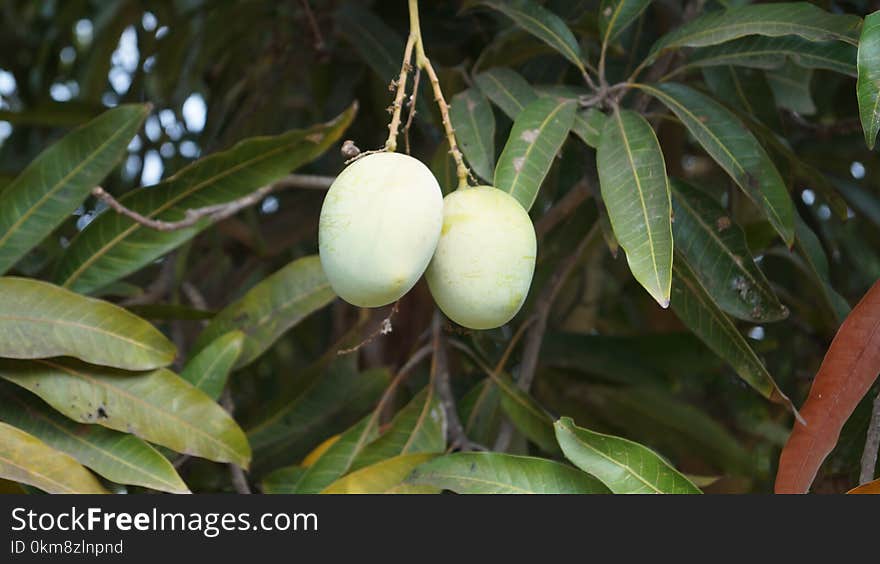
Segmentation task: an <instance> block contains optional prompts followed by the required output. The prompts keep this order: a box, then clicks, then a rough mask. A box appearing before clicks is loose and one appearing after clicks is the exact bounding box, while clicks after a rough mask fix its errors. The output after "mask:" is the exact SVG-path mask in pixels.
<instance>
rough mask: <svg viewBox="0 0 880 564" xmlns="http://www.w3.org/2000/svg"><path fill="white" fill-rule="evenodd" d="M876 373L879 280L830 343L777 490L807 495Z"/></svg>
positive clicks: (785, 452)
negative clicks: (844, 425)
mask: <svg viewBox="0 0 880 564" xmlns="http://www.w3.org/2000/svg"><path fill="white" fill-rule="evenodd" d="M878 373H880V282H877V283H875V284H874V286H873V287H871V289H870V290H868V292H867V293H866V294H865V295H864V297H862V299H861V301H860V302H859V303H858V304H857V305H856V307H854V308H853V310H852V312H851V313H850V314H849V316H848V317H847V318H846V320H845V321H844V322H843V324H842V325H841V326H840V329H839V330H838V331H837V335H835V336H834V340H833V341H832V342H831V346H830V347H829V348H828V352H827V353H825V358H824V359H823V360H822V365H821V366H820V367H819V372H817V373H816V377H815V378H814V379H813V385H812V386H811V387H810V394H809V396H808V397H807V401H806V402H805V403H804V405H803V407H802V408H801V416H802V417H803V422H796V423H795V426H794V429H793V430H792V432H791V436H790V437H789V438H788V442H787V443H786V445H785V448H783V449H782V454H781V455H780V457H779V470H778V471H777V474H776V493H806V492H807V491H808V490H809V489H810V485H811V484H812V483H813V480H814V479H815V477H816V473H817V472H818V471H819V467H820V466H821V465H822V462H824V460H825V457H827V456H828V454H830V453H831V450H832V449H833V448H834V447H835V445H837V440H838V438H839V437H840V431H841V429H842V428H843V424H844V423H846V420H847V419H849V416H850V415H852V413H853V411H854V410H855V408H856V405H858V403H859V402H860V401H861V400H862V398H863V397H864V396H865V394H866V393H867V392H868V390H870V389H871V386H872V385H873V384H874V381H875V380H876V379H877V374H878Z"/></svg>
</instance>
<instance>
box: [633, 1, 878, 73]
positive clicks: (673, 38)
mask: <svg viewBox="0 0 880 564" xmlns="http://www.w3.org/2000/svg"><path fill="white" fill-rule="evenodd" d="M859 25H861V18H859V17H858V16H855V15H852V14H846V15H842V14H841V15H837V14H829V13H828V12H826V11H824V10H822V9H821V8H818V7H816V6H814V5H812V4H809V3H807V2H779V3H772V4H750V5H747V6H742V7H736V8H731V9H729V10H721V11H717V12H706V13H705V14H703V15H702V16H700V17H698V18H696V19H694V20H693V21H691V22H690V23H687V24H685V25H683V26H681V27H680V28H678V29H676V30H674V31H672V32H670V33H667V34H666V35H664V36H663V37H661V38H660V39H658V40H657V42H656V43H654V46H653V47H651V51H650V53H648V57H647V60H648V61H652V60H654V59H656V58H657V57H658V56H659V55H660V54H662V53H663V52H664V51H668V50H670V49H678V48H680V47H705V46H707V45H717V44H719V43H724V42H726V41H730V40H733V39H738V38H740V37H743V36H745V35H767V36H770V37H778V36H781V35H797V36H800V37H803V38H804V39H808V40H810V41H832V40H834V41H844V42H846V43H851V44H852V45H858V29H859Z"/></svg>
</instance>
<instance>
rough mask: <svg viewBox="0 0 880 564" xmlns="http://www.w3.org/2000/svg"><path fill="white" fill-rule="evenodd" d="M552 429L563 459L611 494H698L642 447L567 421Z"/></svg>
mask: <svg viewBox="0 0 880 564" xmlns="http://www.w3.org/2000/svg"><path fill="white" fill-rule="evenodd" d="M555 427H556V438H557V439H558V440H559V446H561V447H562V451H563V452H564V453H565V457H566V458H568V459H569V460H570V461H572V462H573V463H574V465H575V466H577V467H578V468H580V469H581V470H583V471H585V472H588V473H590V474H592V475H593V476H595V477H596V478H598V479H599V480H601V481H602V483H604V484H605V485H606V486H608V488H609V489H610V490H611V491H612V492H614V493H626V494H644V493H652V494H653V493H670V494H695V493H700V490H699V488H697V487H696V486H695V485H693V484H692V483H691V482H690V480H688V479H687V478H685V477H684V476H683V475H682V474H680V473H679V472H678V471H677V470H676V469H675V468H673V467H672V466H671V465H670V464H669V463H668V462H666V461H665V460H664V459H663V458H662V457H660V456H659V455H658V454H657V453H655V452H654V451H652V450H651V449H649V448H647V447H645V446H642V445H640V444H638V443H634V442H632V441H629V440H627V439H623V438H620V437H613V436H611V435H603V434H601V433H595V432H593V431H590V430H589V429H584V428H582V427H577V426H576V425H575V424H574V421H572V420H571V418H569V417H563V418H561V419H559V421H557V422H556V425H555Z"/></svg>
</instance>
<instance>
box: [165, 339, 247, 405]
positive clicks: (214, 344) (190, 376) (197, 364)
mask: <svg viewBox="0 0 880 564" xmlns="http://www.w3.org/2000/svg"><path fill="white" fill-rule="evenodd" d="M244 340H245V334H244V333H242V332H241V331H230V332H229V333H226V334H224V335H221V336H219V337H217V338H216V339H214V340H213V341H211V343H210V344H208V345H207V346H205V348H204V349H202V350H201V351H199V352H198V353H197V354H196V355H195V356H193V357H192V358H190V359H189V360H188V361H187V363H186V366H184V367H183V370H182V371H181V372H180V377H181V378H183V379H184V380H186V381H187V382H189V383H190V384H192V385H193V386H195V387H196V388H198V389H199V390H201V391H203V392H205V394H207V395H208V397H210V398H211V399H214V400H216V399H218V398H219V397H220V394H221V393H223V388H224V387H226V380H227V378H229V373H230V372H231V371H232V368H233V367H234V366H235V362H236V361H237V360H238V357H239V356H240V355H241V351H242V349H243V348H244Z"/></svg>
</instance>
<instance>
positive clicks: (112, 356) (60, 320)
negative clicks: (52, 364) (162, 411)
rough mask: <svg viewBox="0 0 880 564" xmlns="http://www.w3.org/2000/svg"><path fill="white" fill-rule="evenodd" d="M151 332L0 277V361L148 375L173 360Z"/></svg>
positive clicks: (112, 311) (32, 284)
mask: <svg viewBox="0 0 880 564" xmlns="http://www.w3.org/2000/svg"><path fill="white" fill-rule="evenodd" d="M175 352H176V351H175V348H174V345H173V344H171V342H170V341H169V340H168V339H166V338H165V336H164V335H162V333H160V332H159V331H158V330H157V329H156V328H155V327H153V326H152V325H150V324H149V323H147V322H146V321H144V320H143V319H141V318H139V317H137V316H135V315H134V314H132V313H129V312H127V311H126V310H124V309H122V308H121V307H118V306H115V305H113V304H111V303H108V302H104V301H101V300H96V299H93V298H86V297H83V296H80V295H78V294H74V293H73V292H70V291H68V290H65V289H63V288H59V287H58V286H54V285H52V284H49V283H48V282H41V281H39V280H32V279H29V278H15V277H8V276H7V277H0V357H6V358H17V359H31V358H48V357H53V356H72V357H76V358H79V359H82V360H85V361H87V362H90V363H92V364H101V365H106V366H113V367H116V368H123V369H126V370H150V369H153V368H159V367H161V366H166V365H168V364H170V363H171V361H172V360H174V355H175Z"/></svg>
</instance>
